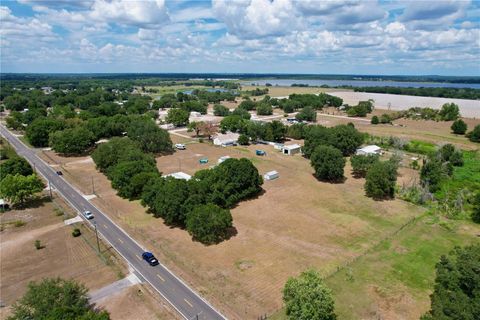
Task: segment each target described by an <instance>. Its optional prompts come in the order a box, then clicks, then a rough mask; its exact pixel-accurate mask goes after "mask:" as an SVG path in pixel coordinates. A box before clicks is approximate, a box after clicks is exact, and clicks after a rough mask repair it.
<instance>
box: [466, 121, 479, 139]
mask: <svg viewBox="0 0 480 320" xmlns="http://www.w3.org/2000/svg"><path fill="white" fill-rule="evenodd" d="M467 138H468V139H469V140H470V141H472V142H480V124H477V125H476V126H475V128H473V130H472V131H470V132H469V133H468V134H467Z"/></svg>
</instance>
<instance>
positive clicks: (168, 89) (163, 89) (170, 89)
mask: <svg viewBox="0 0 480 320" xmlns="http://www.w3.org/2000/svg"><path fill="white" fill-rule="evenodd" d="M211 88H212V87H206V86H188V87H187V86H184V85H176V86H146V87H145V89H147V90H148V89H156V90H158V93H150V94H149V95H151V96H152V97H158V96H161V95H164V94H167V93H177V92H181V91H185V90H194V89H211Z"/></svg>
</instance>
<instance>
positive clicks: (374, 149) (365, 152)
mask: <svg viewBox="0 0 480 320" xmlns="http://www.w3.org/2000/svg"><path fill="white" fill-rule="evenodd" d="M356 154H357V155H361V156H369V155H375V154H376V155H381V154H382V148H380V147H379V146H376V145H374V144H372V145H369V146H365V147H363V148H360V149H357V152H356Z"/></svg>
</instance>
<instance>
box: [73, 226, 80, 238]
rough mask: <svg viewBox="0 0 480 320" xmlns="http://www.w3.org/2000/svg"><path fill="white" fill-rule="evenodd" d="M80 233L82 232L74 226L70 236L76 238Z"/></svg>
mask: <svg viewBox="0 0 480 320" xmlns="http://www.w3.org/2000/svg"><path fill="white" fill-rule="evenodd" d="M81 234H82V232H81V231H80V229H78V228H75V229H73V231H72V236H73V237H75V238H76V237H79V236H80V235H81Z"/></svg>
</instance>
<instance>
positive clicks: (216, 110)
mask: <svg viewBox="0 0 480 320" xmlns="http://www.w3.org/2000/svg"><path fill="white" fill-rule="evenodd" d="M213 114H214V115H216V116H220V117H226V116H228V115H229V114H230V109H228V108H227V107H225V106H224V105H221V104H216V105H214V106H213Z"/></svg>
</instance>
